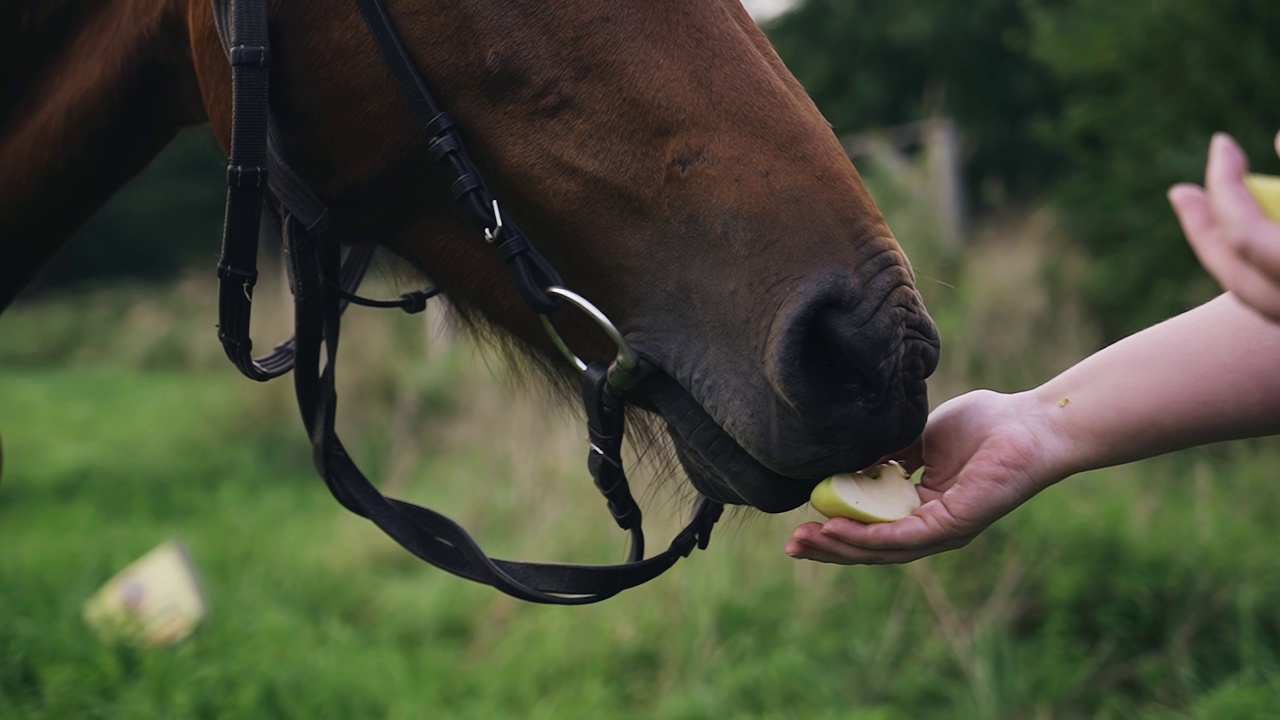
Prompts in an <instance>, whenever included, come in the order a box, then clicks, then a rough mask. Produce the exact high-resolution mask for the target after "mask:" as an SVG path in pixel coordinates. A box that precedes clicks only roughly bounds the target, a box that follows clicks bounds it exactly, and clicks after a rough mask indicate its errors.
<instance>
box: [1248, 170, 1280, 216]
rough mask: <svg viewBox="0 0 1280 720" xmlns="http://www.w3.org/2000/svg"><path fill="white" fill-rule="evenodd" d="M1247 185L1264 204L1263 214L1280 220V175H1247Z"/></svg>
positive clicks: (1260, 203)
mask: <svg viewBox="0 0 1280 720" xmlns="http://www.w3.org/2000/svg"><path fill="white" fill-rule="evenodd" d="M1244 185H1245V187H1247V188H1249V192H1250V194H1252V195H1253V198H1254V199H1255V200H1257V201H1258V205H1260V206H1262V214H1263V215H1266V216H1267V217H1269V218H1271V219H1272V220H1274V221H1275V222H1280V177H1275V176H1274V175H1246V176H1245V178H1244Z"/></svg>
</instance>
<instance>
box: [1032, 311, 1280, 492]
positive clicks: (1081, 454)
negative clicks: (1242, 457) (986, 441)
mask: <svg viewBox="0 0 1280 720" xmlns="http://www.w3.org/2000/svg"><path fill="white" fill-rule="evenodd" d="M1025 395H1026V400H1027V401H1028V402H1029V403H1030V404H1031V407H1032V410H1033V412H1034V413H1035V414H1036V415H1037V416H1038V417H1039V418H1040V419H1041V420H1042V421H1043V422H1040V423H1035V424H1034V425H1033V427H1035V428H1036V429H1037V432H1038V433H1039V434H1040V435H1041V437H1040V440H1041V442H1042V443H1043V444H1044V445H1045V446H1046V450H1047V452H1048V454H1049V455H1050V457H1051V458H1052V459H1051V460H1050V464H1051V465H1052V466H1053V467H1052V471H1051V473H1050V474H1051V475H1053V476H1056V477H1065V476H1066V475H1070V474H1073V473H1076V472H1081V471H1084V470H1090V469H1094V468H1099V467H1107V466H1111V465H1118V464H1121V463H1126V462H1131V461H1133V460H1139V459H1141V458H1145V457H1151V456H1153V455H1159V454H1163V453H1167V452H1172V451H1174V450H1180V449H1183V448H1188V447H1193V446H1196V445H1202V444H1204V443H1209V442H1217V441H1221V440H1233V439H1239V438H1245V437H1254V436H1259V435H1268V434H1273V433H1277V432H1280V325H1276V324H1273V323H1270V322H1268V321H1266V320H1265V319H1263V318H1261V317H1259V316H1258V315H1257V314H1256V313H1254V312H1253V311H1251V310H1249V309H1248V308H1247V307H1245V306H1244V305H1242V304H1241V303H1240V302H1239V301H1238V300H1236V299H1235V298H1234V297H1233V296H1231V295H1223V296H1221V297H1219V298H1217V299H1215V300H1213V301H1211V302H1209V303H1206V304H1205V305H1202V306H1200V307H1198V308H1195V309H1194V310H1191V311H1188V312H1186V313H1183V314H1182V315H1179V316H1177V317H1174V318H1172V319H1170V320H1167V321H1165V322H1163V323H1160V324H1159V325H1155V326H1153V327H1150V328H1147V329H1146V330H1143V331H1142V332H1139V333H1137V334H1135V335H1132V336H1130V337H1128V338H1125V339H1124V340H1122V341H1120V342H1118V343H1116V344H1114V345H1111V346H1110V347H1107V348H1104V349H1103V350H1100V351H1099V352H1097V353H1096V354H1094V355H1092V356H1090V357H1089V358H1086V359H1085V360H1083V361H1081V362H1080V363H1078V364H1076V365H1075V366H1073V367H1071V368H1070V369H1068V370H1067V371H1065V372H1063V373H1062V374H1061V375H1059V376H1057V377H1055V378H1054V379H1052V380H1050V381H1049V382H1047V383H1045V384H1044V385H1042V386H1040V387H1038V388H1036V389H1035V390H1032V391H1030V392H1028V393H1026V394H1025Z"/></svg>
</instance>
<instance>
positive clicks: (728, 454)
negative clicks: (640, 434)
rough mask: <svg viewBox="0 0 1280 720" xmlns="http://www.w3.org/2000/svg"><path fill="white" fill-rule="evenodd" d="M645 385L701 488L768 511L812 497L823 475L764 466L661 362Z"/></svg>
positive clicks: (716, 496) (785, 508) (715, 497)
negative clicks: (800, 475)
mask: <svg viewBox="0 0 1280 720" xmlns="http://www.w3.org/2000/svg"><path fill="white" fill-rule="evenodd" d="M643 389H644V393H645V395H646V397H647V399H648V400H649V404H652V405H653V406H654V407H655V408H656V409H657V411H658V414H659V415H660V416H661V417H662V418H663V420H664V421H666V423H667V430H668V434H669V435H670V436H671V439H672V441H673V442H674V443H675V446H676V454H677V456H678V457H679V459H680V464H681V466H682V467H683V468H684V471H685V473H686V474H687V475H688V476H689V481H690V482H691V483H692V484H693V486H694V488H695V489H696V490H698V492H700V493H702V494H703V495H706V496H707V497H710V498H711V499H713V500H717V501H719V502H725V503H729V504H745V505H750V506H752V507H754V508H756V509H758V510H761V511H764V512H768V513H780V512H786V511H788V510H794V509H795V508H797V507H799V506H801V505H803V504H804V503H806V502H808V500H809V495H810V494H811V493H812V492H813V487H814V486H815V485H816V484H817V483H818V481H819V480H821V478H794V477H788V476H785V475H780V474H778V473H776V472H774V471H772V470H770V469H769V468H767V467H765V466H764V465H763V464H761V463H760V461H758V460H756V459H755V458H754V457H752V456H751V454H750V453H748V452H747V451H746V450H745V449H744V448H743V447H742V446H741V445H739V444H738V442H737V441H736V440H735V439H734V438H733V437H732V436H731V435H729V434H728V433H727V432H726V431H725V430H724V428H722V427H720V425H719V424H718V423H717V422H716V421H715V420H714V419H713V418H712V417H711V415H710V414H709V413H708V412H707V411H706V409H705V408H703V407H702V405H701V403H699V402H698V401H697V400H696V399H695V398H694V397H693V395H692V394H690V393H689V391H688V390H686V389H685V388H684V387H683V386H682V385H681V384H680V383H679V382H677V381H676V380H675V378H673V377H672V376H671V375H669V374H668V373H667V372H666V371H665V370H663V369H662V368H661V367H660V366H659V365H658V364H657V363H653V370H652V371H651V372H650V373H649V375H648V376H647V377H646V378H645V382H644V385H643ZM689 435H700V436H701V438H698V439H693V438H690V437H688V436H689ZM699 439H700V440H707V441H706V442H699V441H698V440H699ZM708 448H714V453H708V451H707V449H708Z"/></svg>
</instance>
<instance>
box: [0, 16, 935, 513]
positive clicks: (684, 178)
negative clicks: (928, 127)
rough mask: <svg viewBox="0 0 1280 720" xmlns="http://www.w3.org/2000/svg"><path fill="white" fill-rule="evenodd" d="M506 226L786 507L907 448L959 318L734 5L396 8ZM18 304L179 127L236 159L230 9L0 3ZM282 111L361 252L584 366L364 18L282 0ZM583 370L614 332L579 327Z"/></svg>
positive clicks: (0, 127)
mask: <svg viewBox="0 0 1280 720" xmlns="http://www.w3.org/2000/svg"><path fill="white" fill-rule="evenodd" d="M386 7H387V11H388V12H389V14H390V16H391V17H392V18H393V19H394V21H395V24H396V26H397V27H398V28H399V30H400V33H401V34H402V36H403V40H404V43H405V45H406V47H407V48H408V50H409V52H410V54H411V55H412V57H413V60H414V61H415V63H416V65H417V67H418V68H420V69H421V71H422V73H423V75H424V76H425V78H426V80H427V82H428V83H429V84H430V85H431V86H432V87H433V88H434V89H435V91H436V92H437V93H438V94H439V96H440V98H441V100H442V102H443V103H444V105H445V106H447V107H448V108H449V109H450V111H451V113H452V114H453V116H454V117H456V119H457V122H458V125H459V127H461V128H462V129H463V132H464V134H465V136H466V138H467V142H468V145H469V147H470V148H471V152H472V154H473V155H474V156H475V161H476V163H477V164H478V165H479V166H480V167H481V168H483V170H484V172H485V175H486V177H487V178H488V179H489V182H490V183H491V184H492V186H493V188H494V192H495V194H496V195H498V196H500V197H501V198H502V199H503V207H504V211H505V212H507V213H509V214H510V215H511V216H513V217H518V218H519V219H520V222H521V224H522V225H523V226H524V228H525V230H526V231H527V233H528V235H529V237H530V238H532V240H533V242H534V243H535V244H536V245H537V247H538V248H539V249H540V250H541V251H542V253H543V254H545V256H546V257H547V258H548V259H549V260H550V261H551V262H552V263H553V264H554V265H555V267H556V268H557V269H558V270H559V272H560V273H561V274H562V275H563V277H564V278H565V280H566V284H567V285H571V286H572V287H574V288H575V290H577V291H578V292H579V293H581V295H582V296H584V297H587V298H590V299H591V301H592V302H593V303H595V305H596V306H598V307H599V308H600V309H601V311H603V312H604V313H606V314H607V315H608V317H610V318H612V319H613V321H614V322H615V323H616V325H617V328H618V330H619V331H620V333H621V334H622V335H623V336H625V338H626V341H627V342H628V343H629V344H630V345H631V347H633V348H634V349H635V351H636V353H637V354H638V355H640V356H641V357H642V358H644V359H645V360H646V361H647V362H648V363H649V364H650V365H651V366H652V368H653V370H652V372H650V373H649V375H648V376H647V377H646V378H645V380H644V382H642V383H640V384H639V385H637V386H636V387H634V388H632V389H630V390H628V392H627V395H626V401H627V402H628V403H629V404H631V405H634V406H636V407H638V408H640V411H641V412H643V413H647V414H648V415H650V416H652V417H654V418H655V419H656V421H657V422H658V423H660V424H661V425H662V426H663V427H664V429H665V431H666V436H667V437H668V438H669V440H670V443H671V447H672V448H673V449H674V453H675V455H676V457H678V459H679V462H680V465H681V467H682V468H683V470H684V473H685V474H686V475H687V478H688V480H689V482H690V483H692V485H693V487H694V488H696V489H697V491H698V492H700V493H701V494H703V495H704V496H706V497H708V498H711V499H713V500H716V501H719V502H723V503H730V504H737V505H747V506H751V507H754V508H757V509H759V510H761V511H765V512H782V511H786V510H790V509H793V508H795V507H797V506H798V505H800V504H802V503H804V502H805V501H806V500H807V499H808V496H809V493H810V491H811V489H812V488H813V487H814V485H815V484H816V483H817V482H818V481H819V480H821V479H822V478H824V477H826V476H828V475H831V474H833V473H837V472H845V471H852V470H857V469H860V468H864V467H867V466H868V465H870V464H872V463H874V462H876V461H877V460H879V459H881V458H882V457H884V456H886V455H887V454H889V453H892V452H894V451H897V450H899V449H901V448H903V447H905V446H907V445H908V444H910V443H911V442H912V441H913V440H914V439H915V438H916V437H918V435H919V433H920V432H921V430H922V428H923V425H924V421H925V417H926V415H927V410H928V402H927V392H926V379H927V378H928V376H929V375H930V374H931V373H932V372H933V370H934V369H935V367H936V365H937V361H938V352H939V341H938V334H937V330H936V328H935V326H934V324H933V322H932V320H931V319H930V317H929V315H928V313H927V311H926V310H925V308H924V305H923V302H922V300H921V298H920V296H919V294H918V292H917V291H916V288H915V284H914V275H913V271H912V268H911V265H910V263H909V261H908V259H907V257H906V255H905V254H904V252H903V251H902V249H901V247H900V245H899V244H898V241H897V240H896V238H895V237H894V235H893V233H892V232H891V231H890V229H889V228H888V226H887V225H886V223H885V220H884V218H883V216H882V215H881V213H880V212H879V210H878V209H877V207H876V205H875V203H874V201H873V200H872V198H871V197H870V195H869V194H868V192H867V190H866V188H865V186H864V184H863V182H862V180H861V178H860V176H859V174H858V172H857V170H856V169H855V168H854V166H853V164H852V163H851V161H850V160H849V158H848V157H847V155H846V154H845V152H844V151H843V149H842V147H841V145H840V143H839V142H838V140H837V138H836V136H835V134H834V132H833V130H832V128H831V126H830V125H829V123H827V121H826V120H825V119H824V118H823V116H822V115H821V113H820V112H819V110H818V109H817V107H816V106H815V105H814V104H813V102H812V101H811V100H810V99H809V97H808V96H807V94H806V93H805V91H804V89H803V87H802V86H801V85H800V83H799V82H798V81H797V80H796V79H795V77H794V76H792V75H791V74H790V73H789V72H788V70H787V69H786V67H785V66H784V64H783V63H782V61H781V60H780V59H779V57H778V56H777V54H776V53H775V52H774V51H773V49H772V47H771V46H770V44H769V42H768V40H767V38H766V37H765V35H764V34H763V33H762V32H761V31H760V29H759V28H758V27H757V25H756V24H755V23H754V22H753V20H752V19H751V17H750V16H749V15H748V14H747V12H746V11H745V10H744V9H743V7H742V6H741V5H740V4H739V2H738V0H664V2H659V3H639V2H634V1H632V2H627V1H624V0H561V1H560V2H555V3H545V2H542V1H541V0H511V1H510V2H503V3H493V2H482V1H480V0H417V1H416V2H409V1H408V0H388V1H387V3H386ZM0 27H3V28H6V30H3V31H0V32H2V33H6V34H7V36H0V60H3V61H4V62H2V63H0V67H3V68H5V69H4V70H3V71H0V311H3V309H4V308H5V307H8V306H9V305H10V304H12V302H13V301H14V300H15V299H16V298H17V297H18V296H19V295H20V293H21V292H22V290H23V289H24V288H25V287H26V286H28V285H29V284H30V282H31V281H32V279H33V278H34V277H35V276H36V275H37V273H38V272H39V271H40V269H41V268H42V267H43V266H44V265H45V264H46V263H47V262H48V261H49V259H50V258H51V257H52V256H53V255H54V254H55V253H56V252H57V250H58V249H59V248H60V247H61V245H62V244H63V243H64V242H65V241H66V240H67V239H68V238H69V237H70V236H71V235H72V233H73V232H74V231H75V230H76V228H77V227H78V226H79V225H80V224H81V223H82V222H83V221H84V220H85V219H86V218H87V217H88V216H90V215H91V214H92V213H93V211H94V210H95V209H96V208H98V207H99V206H100V205H101V204H102V203H104V202H105V201H106V200H107V199H108V198H109V197H110V196H111V195H112V194H113V193H114V192H116V191H117V190H118V189H119V188H120V187H121V186H122V185H123V184H124V183H125V182H126V181H128V180H129V179H130V178H131V177H132V176H133V175H134V174H136V173H137V172H139V171H140V170H141V169H142V168H143V167H144V166H145V165H146V164H147V163H148V161H149V160H151V159H152V158H153V157H154V156H155V155H156V154H157V153H158V152H159V151H160V150H161V149H162V148H163V147H164V146H165V145H166V144H167V143H168V142H169V141H170V140H171V139H172V138H173V137H174V135H175V134H176V133H177V132H178V131H179V130H181V129H183V128H185V127H188V126H193V125H199V124H203V123H210V124H211V125H212V128H213V132H214V134H215V135H216V137H217V138H218V141H219V142H220V144H221V145H222V146H223V148H224V149H227V148H228V147H229V144H230V135H231V122H230V118H231V110H232V108H231V87H230V84H231V72H230V69H229V67H228V64H227V57H226V54H225V52H224V49H223V47H222V45H221V43H220V39H219V36H218V34H217V30H216V28H215V23H214V18H213V12H212V9H211V0H93V1H90V0H16V2H11V3H8V4H6V6H5V7H4V8H3V9H0ZM270 28H271V40H272V55H273V57H272V64H271V105H272V109H273V112H274V113H275V115H276V120H277V121H278V123H279V125H280V128H281V132H282V133H283V134H284V135H285V136H286V137H287V138H288V141H289V144H290V146H291V147H292V149H293V150H294V152H295V155H296V168H297V170H298V171H299V172H300V173H301V174H302V175H303V176H304V177H306V178H307V180H308V181H309V182H310V183H311V184H312V186H313V187H314V188H315V189H316V192H317V193H319V194H320V195H321V196H322V197H323V198H324V199H325V201H326V202H327V204H328V206H329V208H330V209H331V211H332V224H333V228H334V231H335V233H336V234H337V236H338V237H339V238H341V239H342V241H343V242H344V243H348V244H351V245H359V244H362V243H368V242H371V241H372V242H376V243H377V244H378V245H380V246H381V247H383V248H385V249H386V250H387V251H390V252H391V253H393V254H395V255H397V256H399V257H400V258H402V259H404V260H405V261H407V263H408V264H409V265H411V266H412V267H414V268H416V270H418V271H420V272H421V273H422V274H423V275H424V276H426V277H429V278H430V279H431V281H432V283H433V284H434V285H435V286H436V287H437V288H439V290H440V291H441V292H442V293H443V294H444V295H445V296H446V297H447V298H448V299H449V301H450V303H451V305H453V306H454V307H456V308H458V309H459V311H460V312H462V313H463V314H464V315H466V316H468V317H472V318H475V319H476V320H477V321H479V322H482V323H483V324H484V325H485V326H487V327H492V328H495V329H497V330H498V331H500V333H502V334H503V335H504V336H505V337H507V338H509V339H510V340H512V341H513V344H514V346H516V347H519V348H522V349H523V350H524V351H526V352H528V353H531V354H533V355H534V356H535V357H539V358H542V359H544V360H545V362H544V363H542V364H544V365H545V366H546V367H547V368H548V372H547V377H548V380H549V381H551V382H558V378H562V377H563V376H564V374H565V373H572V372H573V368H572V367H571V366H570V365H569V364H568V363H567V362H565V361H564V359H563V358H561V357H560V355H559V353H558V352H557V350H556V347H555V346H554V344H553V343H552V342H551V341H550V340H549V339H548V338H547V337H546V335H545V334H544V333H543V332H542V328H541V326H540V324H539V318H538V315H537V314H536V313H534V312H532V311H531V310H530V309H529V308H527V307H526V306H525V304H524V303H522V302H521V298H520V296H519V294H518V293H517V292H516V290H515V288H514V287H513V286H512V285H511V284H510V283H509V281H507V280H506V279H505V268H504V267H503V265H502V263H501V262H500V261H499V260H498V259H497V258H496V257H494V256H493V254H492V253H491V252H489V249H488V248H487V247H486V246H485V243H484V242H482V241H478V239H477V238H476V233H475V231H474V230H473V229H471V228H470V227H469V226H468V225H467V224H466V223H464V222H463V220H462V218H461V216H460V213H459V210H458V208H457V207H456V206H455V205H454V204H453V203H452V198H450V197H448V188H447V187H445V186H444V183H443V181H442V180H441V179H440V178H439V177H438V176H437V175H436V174H435V173H434V172H433V171H432V170H431V168H430V165H431V161H430V160H429V159H428V158H427V155H426V148H425V147H424V143H423V142H422V140H421V139H420V136H419V134H418V128H417V127H415V124H414V122H413V121H412V119H411V117H410V115H409V113H408V112H406V110H405V108H404V106H403V103H402V102H401V101H400V98H399V96H398V94H397V92H396V86H395V84H394V82H393V79H392V77H391V76H390V74H389V73H388V71H387V68H386V66H385V64H384V63H383V62H382V59H381V57H380V55H379V52H378V50H377V48H376V47H375V44H374V42H373V40H371V38H370V36H369V34H368V33H366V32H364V30H363V27H362V25H361V19H360V17H359V15H358V13H357V10H356V8H355V7H354V5H353V4H352V3H351V2H347V1H343V0H313V2H309V3H306V4H298V3H283V2H272V3H271V9H270ZM558 322H559V323H560V333H561V335H562V337H563V338H564V342H565V343H566V344H567V345H569V346H571V347H573V348H574V352H576V353H577V354H579V355H580V356H582V357H583V358H588V359H591V358H597V359H598V358H607V357H609V356H610V355H611V354H612V352H613V346H612V344H611V343H610V342H609V341H608V340H607V339H604V338H601V337H600V334H599V331H598V329H597V328H596V327H595V326H594V325H593V324H592V323H591V322H590V321H589V319H585V318H580V317H566V318H564V319H563V321H558Z"/></svg>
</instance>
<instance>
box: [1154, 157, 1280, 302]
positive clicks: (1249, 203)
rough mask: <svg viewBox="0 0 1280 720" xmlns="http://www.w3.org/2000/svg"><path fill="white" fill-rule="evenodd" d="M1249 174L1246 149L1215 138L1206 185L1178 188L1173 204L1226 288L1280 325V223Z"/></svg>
mask: <svg viewBox="0 0 1280 720" xmlns="http://www.w3.org/2000/svg"><path fill="white" fill-rule="evenodd" d="M1276 152H1277V153H1280V134H1277V135H1276ZM1247 170H1248V162H1247V160H1246V159H1245V156H1244V152H1243V151H1241V149H1240V146H1239V145H1237V144H1236V143H1235V141H1234V140H1232V139H1231V138H1230V137H1228V136H1227V135H1223V134H1221V133H1220V134H1218V135H1215V136H1214V137H1213V140H1212V142H1211V143H1210V145H1209V160H1208V163H1207V164H1206V166H1205V183H1204V187H1203V188H1201V187H1199V186H1196V185H1192V184H1190V183H1182V184H1179V185H1175V186H1174V187H1173V188H1171V189H1170V190H1169V202H1170V203H1171V204H1172V205H1173V209H1174V212H1175V213H1176V214H1177V216H1178V221H1179V222H1180V223H1181V224H1182V230H1183V233H1184V234H1185V235H1186V236H1187V242H1188V243H1190V244H1191V249H1192V250H1194V251H1195V253H1196V256H1197V257H1198V258H1199V259H1200V263H1201V264H1203V265H1204V267H1205V269H1207V270H1208V271H1209V273H1210V274H1211V275H1213V277H1214V278H1215V279H1216V280H1217V281H1218V283H1219V284H1220V285H1222V287H1223V288H1224V289H1226V290H1228V291H1230V292H1232V293H1234V294H1236V296H1238V297H1239V298H1240V299H1241V300H1243V301H1244V302H1245V303H1246V304H1248V305H1249V306H1250V307H1252V308H1253V309H1254V310H1257V311H1258V312H1259V313H1262V314H1263V315H1264V316H1266V317H1268V318H1270V319H1271V320H1273V321H1276V322H1280V223H1277V222H1275V221H1274V220H1272V219H1270V218H1268V217H1266V216H1265V215H1264V214H1263V212H1262V210H1261V208H1260V207H1259V205H1258V203H1257V202H1256V201H1255V200H1254V198H1253V197H1252V196H1250V194H1249V191H1248V189H1247V188H1246V187H1245V184H1244V176H1245V173H1246V172H1247Z"/></svg>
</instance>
